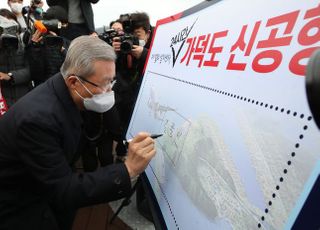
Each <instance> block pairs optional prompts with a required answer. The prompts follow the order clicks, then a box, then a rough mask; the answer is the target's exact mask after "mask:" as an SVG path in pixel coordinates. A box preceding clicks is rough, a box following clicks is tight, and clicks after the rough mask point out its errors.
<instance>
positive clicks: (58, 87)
mask: <svg viewBox="0 0 320 230" xmlns="http://www.w3.org/2000/svg"><path fill="white" fill-rule="evenodd" d="M51 80H52V85H53V89H54V91H55V93H56V95H57V97H58V99H59V101H60V102H61V103H62V104H63V107H64V108H65V111H67V112H68V113H69V115H70V118H71V120H72V121H74V122H75V123H76V124H81V123H82V117H81V114H80V110H79V109H78V108H77V106H76V104H75V103H74V101H73V100H72V97H71V95H70V93H69V90H68V87H67V85H66V83H65V81H64V78H63V76H62V75H61V73H57V74H56V75H54V76H53V77H52V78H51Z"/></svg>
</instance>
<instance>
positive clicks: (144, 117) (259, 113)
mask: <svg viewBox="0 0 320 230" xmlns="http://www.w3.org/2000/svg"><path fill="white" fill-rule="evenodd" d="M246 2H248V3H249V2H250V3H251V2H252V1H250V0H246ZM261 2H263V3H265V4H268V3H267V2H268V1H261ZM284 2H286V1H284ZM229 4H234V2H232V1H227V0H225V1H221V2H219V3H216V4H213V5H212V6H209V7H206V8H204V9H203V10H201V11H199V12H196V13H194V14H191V15H189V16H187V17H184V18H181V19H179V20H177V21H173V22H170V23H165V24H163V25H162V24H160V25H159V26H158V28H157V33H156V36H155V39H154V44H153V47H152V50H151V53H150V57H149V63H148V65H147V68H146V72H145V75H144V80H143V83H142V86H141V89H140V93H139V97H138V100H137V103H136V107H135V110H134V114H133V116H132V120H131V123H130V126H129V129H128V133H127V136H128V138H131V137H133V136H134V135H135V134H136V133H138V132H139V131H148V132H150V133H155V134H163V136H162V137H160V138H158V139H156V145H157V154H156V156H155V158H154V159H153V160H152V161H151V163H150V165H149V166H148V168H147V169H146V174H147V176H148V179H149V181H150V184H151V186H152V189H153V191H154V193H155V195H156V198H157V201H158V203H159V206H160V209H161V211H162V214H163V216H164V219H165V221H166V224H167V227H168V228H169V229H283V228H285V227H286V223H287V221H288V218H289V217H290V214H291V212H292V210H293V209H294V207H295V204H296V201H297V199H298V198H299V196H300V195H301V193H302V191H303V190H304V188H305V184H306V181H307V180H308V178H309V177H310V174H311V172H312V170H313V169H314V168H315V165H316V163H317V162H318V161H319V160H320V156H319V150H320V142H319V139H320V133H319V131H318V129H317V128H316V126H315V124H314V122H313V120H312V117H311V116H310V111H309V108H308V105H307V102H306V96H305V91H304V78H303V77H302V76H296V75H297V74H293V73H290V72H289V71H288V70H287V67H286V66H285V65H284V64H283V65H282V64H281V65H280V66H279V68H278V69H275V70H273V71H270V73H267V74H263V77H261V75H260V74H261V73H257V72H258V71H257V70H255V69H253V70H252V69H247V70H246V71H244V72H235V71H226V69H223V68H216V69H215V70H214V71H212V69H208V68H206V67H204V66H202V67H200V68H199V66H198V65H197V64H198V62H196V63H194V64H192V61H190V62H189V63H188V64H186V63H184V58H183V57H184V55H183V54H184V53H186V52H188V46H187V45H185V46H182V48H181V55H180V56H178V59H177V60H176V63H178V64H176V65H175V66H173V59H174V58H173V55H174V54H176V53H177V52H176V53H170V52H171V49H168V52H167V53H165V54H163V52H164V50H165V49H167V48H166V46H167V44H165V42H164V41H166V37H168V34H170V33H172V34H175V32H176V30H177V28H182V29H183V28H186V25H188V26H189V27H188V28H189V30H190V28H191V26H192V31H191V32H189V34H188V37H190V38H191V37H197V36H198V35H203V34H205V33H206V30H205V29H204V28H212V29H211V30H210V32H215V26H214V25H211V24H209V23H208V22H207V21H206V20H205V18H206V17H207V15H212V14H213V15H217V17H218V18H219V15H218V14H219V13H218V10H220V11H219V12H220V14H221V8H223V7H226V8H228V5H229ZM241 4H242V3H241ZM273 4H274V5H275V6H272V5H270V4H269V5H270V6H268V7H270V9H271V8H272V9H274V8H275V9H274V10H270V11H265V10H263V11H265V13H264V14H265V15H264V16H261V15H263V14H262V13H261V12H260V13H261V14H259V12H258V11H259V10H257V12H258V13H257V15H255V16H252V17H253V19H250V20H249V19H248V21H251V22H252V23H253V24H254V22H255V21H258V20H262V21H263V20H264V21H268V19H269V18H273V17H275V16H277V15H284V14H290V12H296V11H297V10H300V11H299V12H300V14H301V15H303V14H304V13H305V12H306V11H308V10H309V9H312V8H316V7H318V5H319V3H318V2H317V1H310V3H308V4H306V3H303V4H302V3H295V4H291V5H290V6H288V4H285V3H273ZM244 5H246V6H247V5H248V4H244ZM302 5H303V6H302ZM229 7H230V6H229ZM241 7H242V8H244V6H242V5H241V6H240V5H239V9H241ZM252 7H256V6H252ZM216 8H218V9H217V12H215V9H216ZM259 9H260V11H262V9H261V8H260V7H259ZM247 10H250V9H247ZM267 13H270V14H271V15H272V16H270V15H268V14H267ZM297 15H298V16H299V14H297ZM298 16H297V17H298ZM254 17H256V18H254ZM299 19H300V18H299ZM225 20H226V22H224V23H225V24H224V25H226V27H227V26H228V25H230V26H229V28H228V29H229V30H230V31H232V30H234V31H237V32H235V33H234V34H237V35H239V34H241V31H242V30H241V29H242V28H243V27H242V24H245V23H241V20H240V21H234V20H233V21H232V22H230V21H228V19H225ZM301 20H302V19H301ZM203 24H204V25H206V26H205V27H204V26H202V25H203ZM208 24H209V25H208ZM304 24H305V22H303V21H301V23H300V24H299V23H297V24H296V27H303V26H304ZM220 27H221V26H220ZM220 29H221V28H220ZM264 30H265V31H264V33H266V34H265V35H263V34H261V35H260V34H258V35H257V37H259V36H261V37H268V36H269V34H268V33H267V31H268V29H267V28H264ZM297 31H298V29H297ZM234 36H235V38H233V37H231V38H230V39H229V40H228V41H226V43H222V42H221V43H220V45H221V47H231V45H230V44H229V43H228V42H229V41H230V40H237V36H236V35H234ZM167 40H169V42H168V44H169V45H170V36H169V38H167ZM186 41H187V37H186ZM190 41H191V40H190ZM208 43H209V42H208ZM185 44H187V43H185ZM190 44H191V43H190ZM195 44H196V42H195ZM169 45H168V47H169ZM175 45H176V44H175ZM316 45H319V41H317V43H316ZM299 48H300V47H293V48H290V47H280V48H278V49H279V50H280V51H286V52H287V53H290V52H291V53H295V52H296V50H297V49H299ZM288 49H289V51H288ZM291 49H292V51H290V50H291ZM176 50H178V49H176ZM225 50H226V54H224V52H221V53H220V59H221V60H224V57H225V56H224V55H227V54H228V52H229V51H230V49H229V48H226V49H225ZM194 55H195V54H194ZM179 57H180V58H179ZM204 57H208V58H209V57H210V56H206V55H204ZM190 60H192V59H191V58H190ZM194 60H198V59H194ZM203 63H204V62H203ZM279 76H282V77H279Z"/></svg>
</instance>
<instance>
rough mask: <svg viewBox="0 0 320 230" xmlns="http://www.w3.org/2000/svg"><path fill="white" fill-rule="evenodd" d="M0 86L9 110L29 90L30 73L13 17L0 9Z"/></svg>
mask: <svg viewBox="0 0 320 230" xmlns="http://www.w3.org/2000/svg"><path fill="white" fill-rule="evenodd" d="M0 27H1V28H2V30H3V32H2V34H1V36H0V85H1V92H2V96H3V97H4V98H5V100H6V103H7V106H8V107H9V108H10V107H11V106H12V105H13V104H14V103H15V102H16V101H17V100H18V99H20V98H21V97H22V96H24V95H25V94H26V93H27V92H29V90H30V88H31V87H30V72H29V67H28V63H27V59H26V56H25V51H24V48H23V45H22V41H21V38H20V36H19V25H18V22H17V21H16V20H15V15H14V14H13V13H12V12H10V11H9V10H7V9H0Z"/></svg>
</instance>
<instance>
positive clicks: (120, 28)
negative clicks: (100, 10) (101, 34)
mask: <svg viewBox="0 0 320 230" xmlns="http://www.w3.org/2000/svg"><path fill="white" fill-rule="evenodd" d="M109 26H110V29H113V30H115V31H117V32H118V33H122V32H123V26H122V23H121V21H120V20H119V19H118V20H116V21H112V22H110V25H109Z"/></svg>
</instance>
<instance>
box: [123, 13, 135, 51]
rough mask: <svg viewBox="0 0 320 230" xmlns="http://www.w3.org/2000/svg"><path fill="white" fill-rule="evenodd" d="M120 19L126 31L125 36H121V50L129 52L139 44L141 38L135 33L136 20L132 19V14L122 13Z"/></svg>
mask: <svg viewBox="0 0 320 230" xmlns="http://www.w3.org/2000/svg"><path fill="white" fill-rule="evenodd" d="M120 20H121V21H122V26H123V31H124V34H123V36H121V37H120V42H121V46H120V48H121V52H123V53H129V52H130V51H131V50H132V46H133V45H139V38H138V37H136V36H134V35H133V30H134V21H132V20H131V17H130V14H122V15H120Z"/></svg>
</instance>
